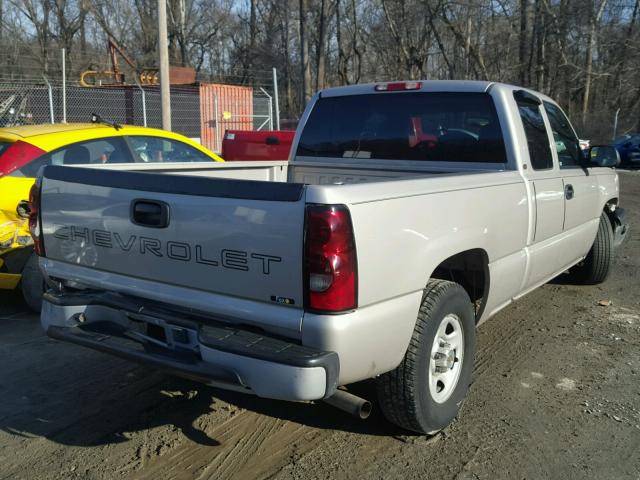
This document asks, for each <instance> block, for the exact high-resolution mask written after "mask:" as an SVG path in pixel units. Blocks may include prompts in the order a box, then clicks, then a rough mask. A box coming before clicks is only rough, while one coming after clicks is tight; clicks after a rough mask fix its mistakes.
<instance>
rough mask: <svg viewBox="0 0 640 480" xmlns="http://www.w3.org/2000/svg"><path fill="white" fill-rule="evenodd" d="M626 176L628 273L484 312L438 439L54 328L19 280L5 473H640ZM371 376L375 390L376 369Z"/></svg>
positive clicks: (7, 321) (636, 227)
mask: <svg viewBox="0 0 640 480" xmlns="http://www.w3.org/2000/svg"><path fill="white" fill-rule="evenodd" d="M621 185H622V195H621V198H622V200H621V203H622V206H624V207H625V208H626V209H627V212H628V214H629V216H630V222H631V224H632V230H631V233H630V234H629V237H630V238H628V239H627V241H626V242H625V244H623V246H622V248H621V249H620V250H619V251H618V255H617V258H616V264H615V270H614V274H613V275H612V276H611V277H610V279H609V280H608V281H607V282H606V283H604V284H603V285H599V286H594V287H583V286H574V285H569V284H566V283H563V279H562V278H559V279H556V280H555V281H554V282H552V283H551V284H548V285H545V286H544V287H542V288H540V289H538V290H536V291H535V292H533V293H531V294H529V295H528V296H526V297H525V298H524V299H522V300H520V301H519V302H517V303H516V304H514V305H512V306H510V307H508V308H507V309H505V310H504V311H503V312H501V313H500V314H499V315H497V316H496V317H495V318H493V319H491V320H489V321H488V322H487V323H485V324H484V325H482V326H481V327H480V329H479V339H478V341H479V352H478V357H477V359H476V367H475V374H474V379H473V384H472V385H471V388H470V391H469V395H468V399H467V401H466V403H465V405H464V408H463V411H462V414H461V415H460V417H459V419H458V420H457V421H456V422H454V423H453V424H452V425H451V426H450V427H449V428H448V429H447V430H446V431H444V432H442V433H440V434H438V435H436V436H435V437H431V438H426V437H421V436H414V435H408V434H407V433H406V432H403V431H400V430H398V429H397V428H395V427H393V426H391V425H389V424H387V423H386V422H385V421H384V419H383V418H382V417H381V415H380V413H379V411H377V410H375V411H374V414H373V415H372V417H371V418H370V419H369V420H367V421H358V420H355V419H353V418H351V417H349V416H347V415H346V414H344V413H342V412H341V411H338V410H335V409H333V408H332V407H329V406H327V405H324V404H318V405H312V404H293V403H286V402H276V401H268V400H262V399H257V398H253V397H250V396H245V395H240V394H235V393H229V392H224V391H220V390H216V389H213V388H209V387H205V386H202V385H199V384H196V383H193V382H189V381H186V380H180V379H176V378H172V377H169V376H167V375H164V374H162V373H159V372H157V371H153V370H150V369H147V368H143V367H139V366H136V365H133V364H129V363H127V362H125V361H122V360H119V359H116V358H112V357H110V356H107V355H104V354H101V353H97V352H94V351H91V350H86V349H83V348H81V347H76V346H72V345H67V344H63V343H59V342H56V341H53V340H49V339H47V338H46V337H45V336H44V335H43V333H42V331H41V330H40V327H39V324H38V318H37V317H36V316H35V315H33V314H30V313H28V312H27V311H26V308H25V306H24V305H23V304H22V303H21V301H20V300H19V299H18V298H17V296H16V295H6V294H4V295H2V296H1V297H0V479H21V478H24V479H60V478H66V479H73V478H87V479H108V478H131V479H153V480H156V479H190V478H198V479H205V478H211V479H226V478H238V479H251V478H276V479H291V478H296V479H298V478H299V479H310V478H384V479H388V478H408V479H409V478H416V479H428V478H437V479H474V478H477V479H485V478H486V479H502V478H505V479H543V478H549V479H573V478H576V479H577V478H585V479H633V480H638V479H640V278H639V277H640V172H632V173H621ZM602 300H608V301H610V302H611V304H610V305H609V306H602V305H600V304H599V303H600V301H602ZM356 389H357V391H358V393H360V394H362V395H363V396H369V397H370V398H372V399H373V398H374V392H373V388H372V385H371V383H370V382H369V383H367V382H365V383H363V384H361V385H357V386H356ZM374 408H375V405H374Z"/></svg>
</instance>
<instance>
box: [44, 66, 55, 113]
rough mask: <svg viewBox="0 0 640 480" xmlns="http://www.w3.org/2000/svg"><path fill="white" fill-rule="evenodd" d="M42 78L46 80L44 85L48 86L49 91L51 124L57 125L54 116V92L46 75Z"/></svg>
mask: <svg viewBox="0 0 640 480" xmlns="http://www.w3.org/2000/svg"><path fill="white" fill-rule="evenodd" d="M42 78H44V83H46V84H47V89H48V90H49V118H50V119H51V123H56V119H55V116H54V114H53V90H52V88H51V84H50V83H49V80H47V77H46V75H43V76H42Z"/></svg>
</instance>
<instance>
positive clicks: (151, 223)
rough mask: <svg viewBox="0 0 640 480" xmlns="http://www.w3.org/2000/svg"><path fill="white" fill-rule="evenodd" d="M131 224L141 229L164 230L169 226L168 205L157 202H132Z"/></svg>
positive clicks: (137, 200)
mask: <svg viewBox="0 0 640 480" xmlns="http://www.w3.org/2000/svg"><path fill="white" fill-rule="evenodd" d="M131 222H133V223H135V224H136V225H140V226H141V227H151V228H166V227H168V226H169V205H167V204H166V203H164V202H159V201H158V200H144V199H136V200H133V201H132V202H131Z"/></svg>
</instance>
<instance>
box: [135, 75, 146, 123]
mask: <svg viewBox="0 0 640 480" xmlns="http://www.w3.org/2000/svg"><path fill="white" fill-rule="evenodd" d="M136 85H137V86H138V88H139V89H140V91H141V92H142V123H143V125H144V126H145V127H146V126H147V98H146V96H145V92H144V88H142V85H140V82H138V79H137V78H136Z"/></svg>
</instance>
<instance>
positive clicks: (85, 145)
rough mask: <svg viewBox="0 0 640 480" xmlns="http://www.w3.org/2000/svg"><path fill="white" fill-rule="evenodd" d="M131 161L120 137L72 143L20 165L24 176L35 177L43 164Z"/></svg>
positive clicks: (125, 145)
mask: <svg viewBox="0 0 640 480" xmlns="http://www.w3.org/2000/svg"><path fill="white" fill-rule="evenodd" d="M125 162H131V155H130V153H129V149H128V147H127V144H126V143H125V141H124V140H123V139H122V138H121V137H109V138H100V139H96V140H86V141H84V142H78V143H73V144H71V145H66V146H64V147H62V148H59V149H57V150H54V151H53V152H50V153H47V154H45V155H42V156H41V157H38V158H36V159H35V160H34V161H32V162H30V163H28V164H26V165H24V166H23V167H21V168H20V169H19V170H20V173H21V174H22V175H24V176H25V177H35V176H36V175H37V174H38V170H39V169H40V167H42V166H43V165H86V164H90V165H91V164H102V163H125Z"/></svg>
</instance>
